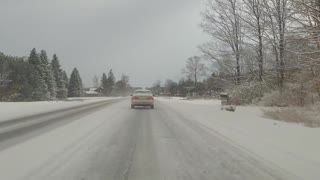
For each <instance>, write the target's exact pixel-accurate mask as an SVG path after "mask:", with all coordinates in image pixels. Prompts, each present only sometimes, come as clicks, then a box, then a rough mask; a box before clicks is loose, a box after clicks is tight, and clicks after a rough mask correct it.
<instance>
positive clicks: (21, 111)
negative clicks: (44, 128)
mask: <svg viewBox="0 0 320 180" xmlns="http://www.w3.org/2000/svg"><path fill="white" fill-rule="evenodd" d="M116 98H118V97H90V98H88V97H81V98H69V99H68V100H66V101H39V102H0V114H1V116H0V121H6V120H10V119H14V118H20V117H25V116H31V115H35V114H40V113H45V112H50V111H54V110H60V109H64V108H69V107H74V106H79V105H84V104H89V103H94V102H99V101H105V100H110V99H116Z"/></svg>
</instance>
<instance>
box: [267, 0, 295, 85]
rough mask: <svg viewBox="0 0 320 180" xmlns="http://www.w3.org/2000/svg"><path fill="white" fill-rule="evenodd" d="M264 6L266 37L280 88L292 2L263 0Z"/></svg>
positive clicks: (283, 74)
mask: <svg viewBox="0 0 320 180" xmlns="http://www.w3.org/2000/svg"><path fill="white" fill-rule="evenodd" d="M264 7H265V11H266V14H267V17H268V18H267V26H268V27H267V29H268V31H267V33H266V37H267V38H268V40H269V43H270V44H271V45H272V47H273V51H274V56H275V59H276V70H277V74H278V83H279V86H280V87H281V88H282V87H283V84H284V80H285V55H286V35H287V33H288V24H289V23H290V19H291V16H292V14H293V12H292V9H293V3H292V1H291V0H264Z"/></svg>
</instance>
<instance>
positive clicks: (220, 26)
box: [201, 0, 243, 84]
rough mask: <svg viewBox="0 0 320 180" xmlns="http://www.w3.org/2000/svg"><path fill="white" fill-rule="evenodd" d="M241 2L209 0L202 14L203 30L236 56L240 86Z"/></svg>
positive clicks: (235, 0) (237, 77)
mask: <svg viewBox="0 0 320 180" xmlns="http://www.w3.org/2000/svg"><path fill="white" fill-rule="evenodd" d="M240 8H241V3H240V0H208V2H207V8H206V9H205V11H204V12H203V13H202V14H203V23H202V24H201V27H202V29H203V30H204V31H205V32H206V33H208V34H209V35H211V36H212V37H213V38H214V39H217V40H219V41H220V42H222V43H224V44H227V45H228V46H229V48H230V51H231V52H232V55H233V56H234V60H235V62H236V63H235V64H236V66H235V69H236V79H237V84H240V77H241V67H240V57H241V56H240V55H241V49H242V44H243V39H242V38H243V32H242V30H243V26H242V20H241V19H242V18H241V16H242V15H241V11H240Z"/></svg>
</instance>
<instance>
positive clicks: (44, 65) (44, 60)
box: [40, 50, 57, 99]
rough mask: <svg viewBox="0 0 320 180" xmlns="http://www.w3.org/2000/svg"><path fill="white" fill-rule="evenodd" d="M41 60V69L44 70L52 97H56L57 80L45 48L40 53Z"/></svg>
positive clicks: (45, 79)
mask: <svg viewBox="0 0 320 180" xmlns="http://www.w3.org/2000/svg"><path fill="white" fill-rule="evenodd" d="M40 62H41V70H42V73H41V74H42V77H43V79H44V81H45V83H46V85H47V86H48V91H49V94H50V99H55V98H56V96H57V87H56V81H55V78H54V75H53V71H52V68H51V66H50V65H49V60H48V56H47V53H46V51H45V50H42V51H41V53H40Z"/></svg>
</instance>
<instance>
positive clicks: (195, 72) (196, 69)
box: [182, 56, 206, 84]
mask: <svg viewBox="0 0 320 180" xmlns="http://www.w3.org/2000/svg"><path fill="white" fill-rule="evenodd" d="M182 72H183V73H185V74H187V76H188V77H189V78H192V79H193V80H194V83H195V84H197V82H198V78H199V77H200V76H204V75H205V73H206V68H205V65H204V64H203V63H201V58H200V57H198V56H194V57H191V58H189V59H188V60H187V64H186V67H185V68H184V69H183V70H182Z"/></svg>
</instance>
